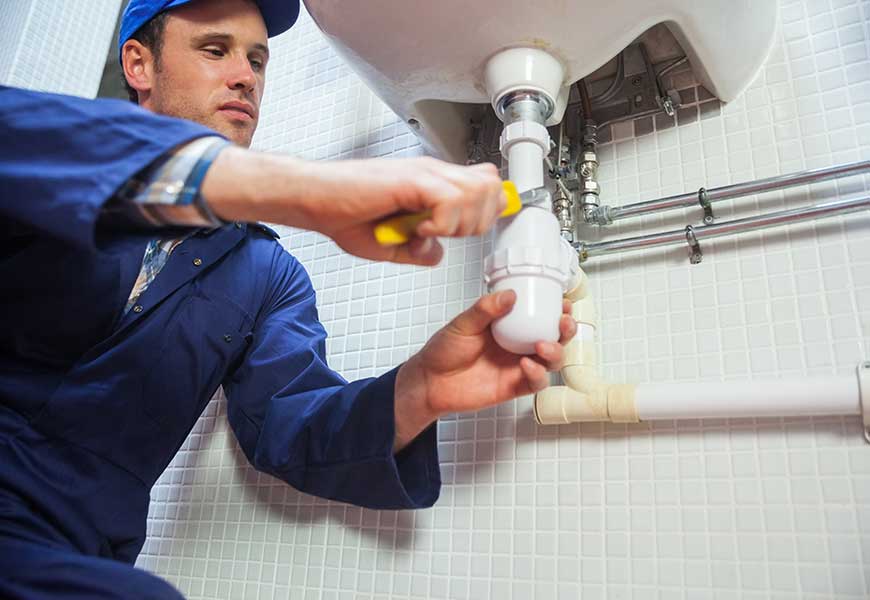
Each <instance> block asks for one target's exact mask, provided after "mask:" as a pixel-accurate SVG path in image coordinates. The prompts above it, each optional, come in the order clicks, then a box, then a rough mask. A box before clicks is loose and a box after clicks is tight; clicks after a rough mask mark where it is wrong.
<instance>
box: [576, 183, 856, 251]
mask: <svg viewBox="0 0 870 600" xmlns="http://www.w3.org/2000/svg"><path fill="white" fill-rule="evenodd" d="M867 209H870V196H865V197H863V198H856V199H852V200H837V201H834V202H826V203H824V204H816V205H813V206H806V207H802V208H793V209H789V210H782V211H777V212H773V213H768V214H766V215H759V216H757V217H747V218H745V219H736V220H734V221H726V222H723V223H716V224H714V225H701V226H698V227H692V226H689V227H686V228H685V229H677V230H674V231H666V232H663V233H654V234H651V235H641V236H637V237H630V238H622V239H617V240H612V241H606V242H595V243H592V244H587V243H584V242H579V243H576V244H574V247H575V248H576V249H577V252H578V253H579V254H580V262H585V261H586V260H588V259H590V258H594V257H597V256H606V255H609V254H617V253H620V252H633V251H636V250H644V249H647V248H660V247H664V246H678V245H685V244H686V243H687V239H688V240H694V241H695V243H700V242H701V241H703V240H706V239H712V238H717V237H723V236H727V235H738V234H741V233H747V232H750V231H758V230H759V229H770V228H772V227H778V226H780V225H790V224H793V223H799V222H801V221H811V220H817V219H825V218H828V217H834V216H838V215H845V214H849V213H854V212H860V211H862V210H867ZM689 243H690V245H691V241H689Z"/></svg>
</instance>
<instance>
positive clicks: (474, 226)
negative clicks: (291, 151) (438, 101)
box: [203, 148, 507, 265]
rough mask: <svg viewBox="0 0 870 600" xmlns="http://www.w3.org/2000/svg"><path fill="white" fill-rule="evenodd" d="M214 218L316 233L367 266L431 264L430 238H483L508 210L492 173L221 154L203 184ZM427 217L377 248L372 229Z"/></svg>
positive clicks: (414, 163)
mask: <svg viewBox="0 0 870 600" xmlns="http://www.w3.org/2000/svg"><path fill="white" fill-rule="evenodd" d="M203 195H204V197H205V198H206V200H207V201H208V202H209V204H210V205H211V208H212V210H213V211H214V212H215V214H216V215H218V216H219V217H222V218H223V219H226V220H230V221H245V220H247V221H266V222H269V223H279V224H283V225H290V226H293V227H299V228H302V229H308V230H313V231H318V232H320V233H323V234H325V235H327V236H329V237H331V238H332V239H333V240H335V242H336V243H337V244H338V245H339V246H341V248H342V249H344V250H345V251H346V252H349V253H351V254H354V255H356V256H360V257H362V258H368V259H371V260H386V261H392V262H396V263H411V264H418V265H434V264H437V263H438V262H439V261H440V260H441V256H442V255H443V249H442V248H441V245H440V244H439V243H438V241H437V240H436V239H435V238H436V237H439V236H440V237H464V236H471V235H481V234H483V233H486V232H487V231H488V230H489V229H490V228H491V227H492V225H493V223H495V221H496V219H497V218H498V215H499V214H500V213H501V212H502V211H503V210H504V208H505V206H506V205H507V199H506V198H505V196H504V192H503V191H502V186H501V179H500V178H499V175H498V169H497V168H496V167H495V166H494V165H492V164H490V163H485V164H482V165H474V166H469V167H465V166H458V165H453V164H450V163H446V162H444V161H440V160H437V159H434V158H428V157H424V158H406V159H370V160H342V161H330V162H309V161H302V160H298V159H293V158H290V157H286V156H278V155H270V154H260V153H256V152H250V151H247V150H243V149H241V148H227V149H225V150H223V151H222V152H221V154H220V155H218V157H217V159H215V161H214V163H213V164H212V167H211V168H210V169H209V172H208V174H207V175H206V178H205V180H204V182H203ZM426 210H430V211H432V218H431V219H428V220H426V221H424V222H422V223H421V224H420V225H419V226H418V227H417V230H416V237H415V238H413V239H412V240H411V241H410V242H408V243H407V244H404V245H401V246H393V247H383V246H380V245H379V244H378V243H377V242H376V241H375V237H374V228H375V225H377V224H378V223H380V222H381V221H383V220H384V219H386V218H388V217H391V216H393V215H395V214H397V213H420V212H423V211H426Z"/></svg>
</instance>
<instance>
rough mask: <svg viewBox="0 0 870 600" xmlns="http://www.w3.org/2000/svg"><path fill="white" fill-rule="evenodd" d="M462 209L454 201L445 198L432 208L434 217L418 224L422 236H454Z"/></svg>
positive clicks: (418, 230)
mask: <svg viewBox="0 0 870 600" xmlns="http://www.w3.org/2000/svg"><path fill="white" fill-rule="evenodd" d="M460 217H461V211H460V208H459V206H458V205H457V204H455V203H454V202H453V201H450V200H445V201H442V202H441V203H440V204H438V205H437V206H435V208H433V209H432V218H431V219H429V220H427V221H423V222H422V223H420V225H418V226H417V235H419V236H421V237H437V236H442V237H454V236H455V235H456V229H457V228H458V227H459V219H460Z"/></svg>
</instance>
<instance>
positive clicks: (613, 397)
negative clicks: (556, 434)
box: [534, 383, 640, 425]
mask: <svg viewBox="0 0 870 600" xmlns="http://www.w3.org/2000/svg"><path fill="white" fill-rule="evenodd" d="M634 392H635V386H633V385H627V384H614V385H611V384H606V383H598V384H597V385H595V386H594V388H593V389H592V390H591V391H590V393H583V392H578V391H577V390H574V389H571V388H569V387H567V386H554V387H549V388H547V389H545V390H543V391H541V392H538V393H537V394H535V404H534V411H535V420H536V421H537V422H538V423H539V424H541V425H564V424H566V423H585V422H600V421H609V422H612V423H638V422H639V421H640V418H639V417H638V413H637V404H636V402H635V398H634Z"/></svg>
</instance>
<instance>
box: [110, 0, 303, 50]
mask: <svg viewBox="0 0 870 600" xmlns="http://www.w3.org/2000/svg"><path fill="white" fill-rule="evenodd" d="M255 1H256V3H257V6H258V7H259V9H260V14H261V15H263V22H264V23H266V32H267V33H268V34H269V37H275V36H276V35H278V34H281V33H284V32H285V31H287V30H288V29H290V27H292V26H293V23H295V22H296V19H297V17H298V16H299V0H255ZM188 2H192V0H130V2H129V3H128V4H127V8H125V9H124V16H123V17H121V31H120V33H119V35H118V56H119V57H120V54H121V48H123V47H124V43H125V42H126V41H127V40H129V39H130V37H132V35H133V34H134V33H136V32H137V31H138V30H139V28H140V27H142V26H143V25H145V23H147V22H148V21H150V20H151V19H153V18H154V17H155V16H157V15H158V14H160V13H162V12H163V11H165V10H169V9H171V8H176V7H178V6H182V5H184V4H187V3H188Z"/></svg>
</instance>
